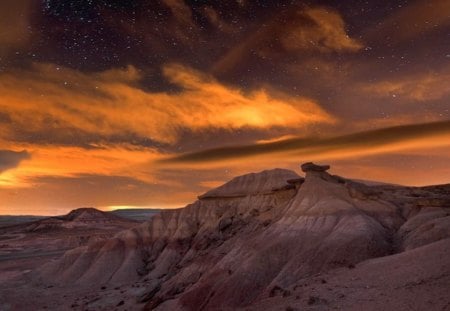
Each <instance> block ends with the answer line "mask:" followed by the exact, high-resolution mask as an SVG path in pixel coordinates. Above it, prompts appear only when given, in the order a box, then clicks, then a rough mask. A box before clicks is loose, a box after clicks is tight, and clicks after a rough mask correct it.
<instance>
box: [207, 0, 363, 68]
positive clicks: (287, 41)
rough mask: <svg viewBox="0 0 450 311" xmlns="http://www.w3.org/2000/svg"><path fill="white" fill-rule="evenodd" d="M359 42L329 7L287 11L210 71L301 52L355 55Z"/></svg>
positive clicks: (243, 41) (242, 42) (269, 22)
mask: <svg viewBox="0 0 450 311" xmlns="http://www.w3.org/2000/svg"><path fill="white" fill-rule="evenodd" d="M362 47H363V45H362V43H361V42H359V41H358V40H356V39H353V38H350V37H349V36H348V34H347V32H346V30H345V22H344V20H343V19H342V17H341V15H340V14H339V13H338V12H337V11H335V10H333V9H329V8H324V7H313V8H310V7H303V8H291V7H290V8H289V10H285V11H282V12H281V13H279V14H276V15H275V16H274V17H273V18H271V20H269V21H268V22H267V23H262V25H261V26H260V27H259V28H258V29H257V30H256V31H255V32H252V33H250V34H249V36H248V38H246V39H245V40H242V41H241V42H240V43H238V44H237V45H235V46H234V47H232V48H231V49H230V50H229V51H228V52H227V53H226V54H225V55H224V56H223V57H222V58H220V59H219V60H218V61H217V62H216V64H215V65H214V68H213V71H214V72H216V73H224V72H228V71H230V70H232V69H233V68H235V67H236V66H238V65H239V64H241V63H246V62H247V61H249V60H250V58H251V57H254V56H255V55H259V56H261V57H263V58H272V57H273V56H274V55H277V54H281V55H283V56H284V57H285V56H286V54H291V55H293V54H299V55H301V53H317V52H320V53H331V52H337V53H343V52H356V51H359V50H360V49H361V48H362Z"/></svg>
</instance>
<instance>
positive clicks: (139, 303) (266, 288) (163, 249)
mask: <svg viewBox="0 0 450 311" xmlns="http://www.w3.org/2000/svg"><path fill="white" fill-rule="evenodd" d="M328 169H329V167H328V166H317V165H314V164H312V163H306V164H304V165H302V170H303V171H304V172H305V173H306V176H305V178H302V177H300V176H298V175H297V174H296V173H295V172H292V171H288V170H282V169H275V170H269V171H264V172H261V173H257V174H248V175H244V176H240V177H237V178H235V179H233V180H231V181H230V182H228V183H226V184H225V185H223V186H221V187H219V188H217V189H214V190H211V191H209V192H207V193H205V194H204V195H202V196H200V197H199V200H198V201H196V202H195V203H193V204H190V205H188V206H186V207H185V208H183V209H179V210H171V211H165V212H162V213H160V214H158V215H156V216H154V217H153V218H152V219H151V220H150V221H149V222H147V223H144V224H142V225H140V226H138V227H135V228H133V229H131V230H127V231H124V232H121V233H120V234H118V235H117V236H115V237H114V238H112V239H109V240H105V241H100V242H97V243H91V244H89V245H87V246H84V247H80V248H77V249H74V250H72V251H69V252H67V253H66V254H65V255H64V257H63V258H62V259H60V260H59V261H58V262H57V263H56V264H51V265H47V266H46V267H45V268H44V269H43V272H42V273H41V277H42V279H43V280H45V281H46V282H48V281H49V280H51V281H52V282H54V283H55V284H60V285H61V286H64V284H72V283H76V284H78V285H77V286H81V287H86V288H88V287H89V286H92V285H93V284H95V286H97V287H98V285H99V284H104V285H105V286H109V285H114V286H117V285H119V284H120V285H124V286H125V287H127V286H128V290H123V291H121V292H122V294H123V299H124V301H125V302H126V303H124V304H125V306H128V307H132V308H144V309H148V310H150V309H157V310H234V309H238V308H247V307H251V306H254V305H255V304H257V303H259V302H260V301H265V299H270V297H272V296H274V295H276V294H277V293H280V291H281V292H282V293H284V292H283V291H284V290H285V289H288V288H291V289H292V288H295V287H296V286H298V284H300V283H302V282H304V280H308V278H311V277H313V276H314V275H316V274H317V273H326V272H327V271H334V270H336V269H342V268H343V267H344V268H345V269H348V267H350V268H352V267H354V266H355V265H357V264H358V263H360V262H363V261H365V260H368V259H371V258H376V257H382V256H388V255H392V254H396V253H400V252H404V251H406V252H405V254H407V252H409V251H411V250H414V249H416V248H418V247H422V246H424V245H428V244H431V243H434V242H437V241H440V240H445V239H448V238H449V237H450V229H449V228H450V186H449V185H443V186H434V187H422V188H414V187H401V186H393V185H378V184H375V185H373V186H369V185H366V184H363V183H359V182H355V181H352V180H349V179H345V178H342V177H339V176H333V175H330V174H328V173H327V170H328ZM386 258H388V257H386ZM436 260H441V261H445V262H444V263H445V264H446V265H444V266H445V267H447V268H448V271H447V272H448V273H450V265H449V264H448V263H449V261H450V259H449V258H448V257H447V258H440V259H439V258H437V259H436ZM282 295H284V294H282ZM107 304H108V301H107V300H106V298H105V300H104V301H102V298H101V297H98V299H97V302H96V305H97V306H102V307H104V306H105V305H107ZM269 305H270V304H268V306H269ZM269 309H270V310H271V309H272V308H269Z"/></svg>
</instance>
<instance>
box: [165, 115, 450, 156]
mask: <svg viewBox="0 0 450 311" xmlns="http://www.w3.org/2000/svg"><path fill="white" fill-rule="evenodd" d="M436 134H439V135H445V134H447V135H448V134H450V121H443V122H434V123H424V124H412V125H403V126H395V127H389V128H382V129H377V130H372V131H365V132H359V133H354V134H349V135H343V136H337V137H331V138H306V139H303V138H294V139H287V140H282V141H277V142H273V143H263V144H256V145H247V146H236V147H224V148H216V149H210V150H205V151H200V152H194V153H188V154H182V155H180V156H175V157H173V158H169V159H166V160H162V161H161V162H166V163H203V162H212V161H220V160H226V159H235V158H245V157H248V156H262V155H264V154H269V153H276V152H286V151H296V152H298V153H299V154H304V155H311V156H312V155H315V154H317V153H321V152H325V151H343V150H354V149H364V150H370V149H372V148H378V147H382V146H384V145H388V144H395V143H401V142H405V141H414V140H416V139H419V138H426V137H433V136H435V135H436Z"/></svg>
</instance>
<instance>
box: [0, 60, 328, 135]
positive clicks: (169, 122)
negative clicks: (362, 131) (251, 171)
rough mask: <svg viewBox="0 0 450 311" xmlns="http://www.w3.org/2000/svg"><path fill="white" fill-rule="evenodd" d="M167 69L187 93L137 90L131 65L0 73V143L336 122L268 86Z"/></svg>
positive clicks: (175, 67) (309, 103) (136, 76)
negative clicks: (31, 137) (24, 134)
mask: <svg viewBox="0 0 450 311" xmlns="http://www.w3.org/2000/svg"><path fill="white" fill-rule="evenodd" d="M163 71H164V74H165V76H166V77H167V78H168V79H169V80H170V81H171V82H173V83H175V84H177V85H178V86H180V87H181V88H182V90H181V91H179V92H174V93H166V92H159V93H158V92H147V91H144V90H142V89H140V88H138V87H137V86H136V84H137V82H138V81H139V79H140V75H139V72H138V70H137V69H135V68H134V67H131V66H130V67H128V68H127V69H125V70H110V71H106V72H103V73H94V74H85V73H81V72H78V71H75V70H71V69H66V68H58V67H57V66H55V65H50V64H46V65H42V64H36V65H35V66H34V70H33V71H16V72H14V73H5V74H2V75H1V76H0V110H1V111H2V113H3V114H6V115H7V116H8V118H9V119H10V120H11V122H10V123H9V127H8V125H5V124H3V128H1V131H2V132H1V135H2V137H1V138H3V139H8V137H14V135H15V130H16V129H17V128H19V129H27V131H28V132H30V133H39V132H42V131H44V132H45V133H46V134H45V135H46V137H48V139H49V140H50V141H51V140H52V139H55V140H57V138H58V137H59V136H60V135H68V133H72V135H75V136H77V135H80V133H86V134H87V135H98V136H101V137H105V136H106V137H109V136H114V135H123V134H124V133H128V134H132V135H135V136H138V137H144V138H149V139H152V140H154V141H160V142H165V143H173V142H175V141H176V140H177V138H178V134H179V132H180V131H182V130H186V129H188V130H191V131H193V132H198V131H202V130H205V129H210V128H219V129H229V130H233V129H239V128H257V129H269V128H273V127H286V128H295V129H305V128H306V127H307V126H308V125H312V124H317V123H332V122H334V118H333V117H331V116H330V115H329V114H328V113H326V112H325V111H324V110H323V109H322V108H321V107H320V106H319V105H318V104H317V103H315V102H314V101H313V100H310V99H306V98H289V97H285V98H283V99H280V98H275V97H273V96H271V95H270V94H269V93H268V91H267V90H264V89H260V90H257V91H254V92H250V93H243V92H242V91H240V90H239V89H235V88H232V87H228V86H225V85H223V84H221V83H219V82H218V81H216V80H214V79H213V78H212V77H210V76H207V75H204V74H201V73H200V72H197V71H194V70H192V69H189V68H186V67H184V66H181V65H175V64H172V65H167V66H165V67H164V69H163ZM11 125H12V126H11Z"/></svg>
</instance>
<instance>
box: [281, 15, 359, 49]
mask: <svg viewBox="0 0 450 311" xmlns="http://www.w3.org/2000/svg"><path fill="white" fill-rule="evenodd" d="M297 18H298V19H299V20H302V19H304V20H309V21H310V22H311V23H304V24H300V25H299V24H297V25H296V26H295V27H293V28H292V29H290V30H287V31H286V33H285V36H284V37H282V43H283V45H284V47H285V48H286V49H287V50H294V51H295V50H313V51H314V50H317V51H320V52H356V51H359V50H360V49H362V48H363V45H362V44H361V43H360V42H359V41H358V40H356V39H353V38H350V37H349V36H348V35H347V33H346V30H345V22H344V20H343V19H342V17H341V15H340V14H339V13H338V12H336V11H334V10H331V9H326V8H321V7H318V8H307V9H305V10H304V11H298V12H297Z"/></svg>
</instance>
